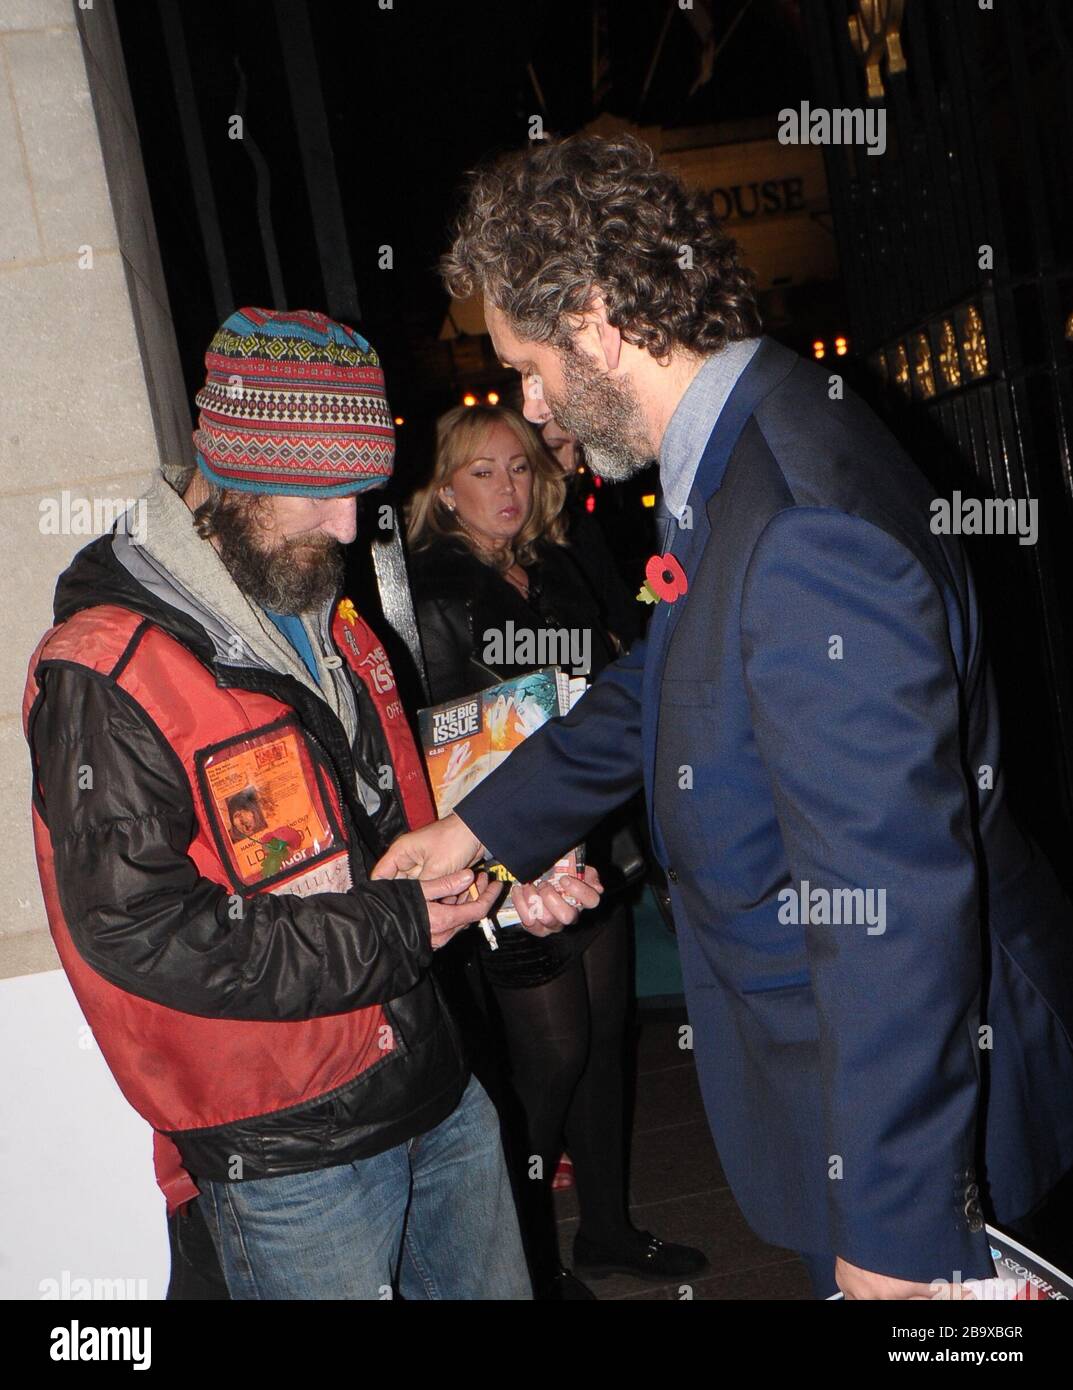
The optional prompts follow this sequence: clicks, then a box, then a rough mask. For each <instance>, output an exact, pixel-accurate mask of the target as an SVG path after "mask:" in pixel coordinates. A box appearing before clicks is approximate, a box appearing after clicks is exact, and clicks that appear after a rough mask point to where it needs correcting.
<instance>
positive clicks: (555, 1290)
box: [536, 1269, 596, 1303]
mask: <svg viewBox="0 0 1073 1390" xmlns="http://www.w3.org/2000/svg"><path fill="white" fill-rule="evenodd" d="M590 1298H591V1299H593V1300H595V1299H596V1295H595V1294H594V1293H593V1291H592V1290H591V1289H589V1288H586V1287H585V1285H584V1284H583V1283H582V1282H581V1280H580V1279H575V1278H574V1276H573V1275H572V1274H571V1273H570V1271H569V1270H568V1269H560V1271H559V1273H558V1274H556V1275H555V1277H554V1278H553V1279H551V1280H549V1281H548V1283H546V1284H543V1285H541V1287H540V1288H539V1289H538V1290H537V1293H536V1299H537V1302H538V1303H574V1302H580V1301H581V1300H582V1299H590Z"/></svg>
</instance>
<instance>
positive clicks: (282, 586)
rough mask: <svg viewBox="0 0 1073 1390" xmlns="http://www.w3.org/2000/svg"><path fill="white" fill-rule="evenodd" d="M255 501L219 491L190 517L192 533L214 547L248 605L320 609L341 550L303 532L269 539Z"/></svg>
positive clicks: (335, 581) (336, 577)
mask: <svg viewBox="0 0 1073 1390" xmlns="http://www.w3.org/2000/svg"><path fill="white" fill-rule="evenodd" d="M260 502H261V498H259V497H255V496H254V497H251V496H246V495H243V494H241V493H238V494H236V493H234V492H227V491H224V492H222V493H220V494H218V495H217V496H216V497H214V498H211V499H210V500H209V502H207V503H204V504H203V505H202V506H201V507H199V508H198V509H197V512H196V513H195V523H196V525H197V529H198V534H199V535H201V536H203V537H204V538H205V539H206V540H210V539H211V540H213V541H214V542H215V543H216V546H217V550H218V553H219V556H220V559H221V560H222V561H223V563H224V565H225V567H226V569H227V571H228V573H229V574H230V575H231V578H232V579H233V580H234V581H235V583H236V584H237V585H238V587H239V588H240V589H241V590H242V592H243V593H244V594H245V595H246V597H247V598H248V599H251V600H252V601H253V602H254V603H256V604H259V605H260V607H261V608H266V609H268V610H269V611H270V612H272V613H281V614H284V615H291V616H293V615H295V614H298V613H307V612H310V611H312V610H315V609H319V608H321V607H323V606H324V604H325V603H327V602H329V601H330V600H331V599H333V598H334V597H335V596H336V594H337V593H338V592H339V589H340V587H341V585H342V582H343V571H344V562H343V547H342V546H341V545H340V544H339V542H338V541H336V540H333V539H332V537H331V536H320V535H313V534H311V533H309V532H306V533H304V534H302V535H298V536H288V537H287V538H285V539H283V540H280V541H277V542H276V543H275V544H273V543H272V541H271V532H270V531H266V530H265V528H264V526H263V525H262V524H261V522H260V520H259V517H258V512H259V510H260V507H259V503H260Z"/></svg>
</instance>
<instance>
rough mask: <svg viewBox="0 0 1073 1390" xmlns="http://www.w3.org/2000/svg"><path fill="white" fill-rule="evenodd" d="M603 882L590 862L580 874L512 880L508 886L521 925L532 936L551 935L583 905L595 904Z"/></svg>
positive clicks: (576, 915) (586, 906)
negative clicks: (531, 880)
mask: <svg viewBox="0 0 1073 1390" xmlns="http://www.w3.org/2000/svg"><path fill="white" fill-rule="evenodd" d="M603 891H604V886H603V884H602V883H601V882H600V875H599V874H598V873H597V872H596V870H595V869H594V868H593V867H592V865H591V864H589V865H588V867H587V868H586V869H585V870H584V871H583V873H582V876H581V877H580V878H573V877H571V876H570V875H569V874H563V876H562V877H561V878H559V879H557V880H556V881H555V882H554V883H552V882H551V881H550V880H549V881H548V882H547V883H516V884H515V885H514V887H513V888H512V889H511V890H510V893H511V898H512V900H513V902H514V906H515V907H516V908H517V911H518V916H519V917H520V918H521V922H522V926H523V927H524V928H525V930H526V931H527V932H529V933H530V934H531V935H532V936H552V935H553V934H554V933H555V932H559V931H562V929H563V927H568V926H569V925H570V924H571V922H576V921H577V919H578V916H579V915H580V914H581V913H582V912H583V911H584V910H585V908H589V907H595V906H596V905H597V903H598V902H599V901H600V895H601V894H602V893H603Z"/></svg>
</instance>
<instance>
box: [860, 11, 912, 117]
mask: <svg viewBox="0 0 1073 1390" xmlns="http://www.w3.org/2000/svg"><path fill="white" fill-rule="evenodd" d="M904 13H905V0H857V13H856V14H855V15H851V16H850V19H849V40H850V43H851V44H852V45H853V51H854V52H855V53H856V54H857V57H858V58H860V60H861V62H862V64H863V65H864V71H865V75H866V77H867V79H868V100H869V101H875V100H877V99H878V98H879V97H881V96H883V94H884V88H883V78H882V77H881V76H880V71H879V69H880V65H881V64H882V62H883V57H884V55H886V59H887V73H888V75H889V74H890V73H895V72H904V71H905V54H904V52H903V51H902V36H901V28H902V16H903V14H904Z"/></svg>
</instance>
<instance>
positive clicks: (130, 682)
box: [24, 536, 467, 1210]
mask: <svg viewBox="0 0 1073 1390" xmlns="http://www.w3.org/2000/svg"><path fill="white" fill-rule="evenodd" d="M55 617H56V624H57V625H56V626H54V627H53V628H52V629H50V631H49V632H48V633H46V635H45V637H44V638H43V639H42V641H41V643H40V644H39V646H38V648H37V650H36V651H35V653H34V655H33V657H32V659H31V662H30V670H29V675H28V679H27V686H26V694H25V700H24V726H25V730H26V736H27V739H28V741H29V744H30V748H31V757H32V761H33V770H34V815H33V820H34V836H35V841H36V847H37V856H38V864H39V867H40V873H41V884H42V890H43V893H44V898H45V905H46V909H47V912H48V918H49V924H50V927H51V930H52V934H53V938H54V940H55V942H56V947H57V950H58V952H59V955H60V959H61V961H62V963H63V966H64V969H65V970H66V972H67V975H68V977H69V979H70V981H71V984H72V986H73V988H74V991H75V994H76V995H77V997H78V1000H79V1003H80V1005H81V1007H82V1009H83V1012H84V1013H85V1015H86V1018H87V1020H88V1021H89V1024H90V1026H91V1028H92V1029H93V1033H94V1036H95V1038H96V1041H97V1043H98V1045H99V1046H100V1048H101V1051H102V1053H103V1054H104V1057H105V1059H106V1060H107V1062H108V1065H109V1066H110V1068H111V1070H112V1072H113V1074H114V1075H115V1078H116V1080H117V1082H118V1083H119V1086H120V1088H121V1089H122V1091H123V1093H124V1095H125V1096H126V1097H127V1099H128V1100H129V1101H130V1103H131V1104H132V1105H133V1106H134V1108H135V1109H136V1110H137V1111H138V1112H139V1114H141V1115H142V1116H144V1118H145V1119H146V1120H148V1122H149V1123H150V1124H151V1125H152V1127H153V1129H154V1130H155V1131H156V1139H157V1142H156V1161H157V1175H158V1181H159V1182H160V1185H161V1187H162V1188H163V1190H164V1191H165V1194H166V1196H167V1197H168V1205H169V1209H170V1210H174V1209H175V1208H176V1207H177V1206H179V1205H181V1204H182V1203H183V1202H185V1201H187V1200H189V1198H190V1197H192V1196H194V1195H195V1194H196V1186H195V1183H196V1180H197V1179H199V1178H200V1179H212V1180H220V1181H227V1180H240V1179H250V1178H262V1177H271V1176H278V1175H282V1174H286V1173H296V1172H302V1171H306V1170H309V1169H315V1168H321V1167H327V1166H330V1165H332V1164H339V1163H346V1162H350V1161H352V1160H354V1159H356V1158H362V1157H367V1156H369V1155H371V1154H375V1153H379V1152H381V1151H383V1150H384V1149H387V1148H390V1147H392V1146H394V1145H396V1144H399V1143H402V1142H404V1141H405V1140H407V1139H409V1138H412V1137H413V1136H414V1135H417V1134H420V1133H422V1132H424V1131H425V1130H427V1129H429V1128H431V1127H432V1126H433V1125H435V1124H438V1123H439V1121H440V1120H441V1119H443V1118H444V1117H445V1116H446V1115H448V1114H449V1113H450V1112H451V1111H452V1110H453V1108H454V1106H455V1105H456V1104H457V1102H458V1099H459V1097H460V1096H461V1094H462V1091H463V1089H464V1086H465V1083H466V1080H467V1072H466V1068H465V1064H464V1062H463V1059H462V1055H461V1051H460V1048H459V1044H458V1038H457V1034H456V1032H455V1029H454V1026H453V1024H452V1022H451V1020H450V1018H449V1016H448V1015H447V1013H446V1011H445V1009H444V1007H443V1005H442V1003H441V1000H440V997H439V995H438V993H437V990H436V987H435V985H434V983H433V981H432V978H431V976H430V974H429V972H428V967H429V962H430V959H431V946H430V941H429V928H428V913H427V910H426V907H425V903H424V899H423V896H422V894H421V890H420V887H419V886H418V885H417V884H416V883H413V882H409V881H397V882H396V881H392V882H383V881H381V882H376V883H373V882H370V881H369V878H368V873H369V870H370V868H371V866H372V864H373V863H374V862H375V860H376V858H377V857H378V856H379V855H380V854H381V853H382V852H383V850H384V848H386V846H387V844H388V843H390V840H391V839H392V838H393V837H394V835H396V834H398V833H399V832H401V831H402V830H404V829H405V828H406V826H407V824H411V825H416V824H419V823H423V822H424V821H427V820H429V819H431V817H432V807H431V802H430V800H429V796H428V791H427V787H426V785H425V782H424V778H423V773H422V770H421V765H420V759H419V755H418V754H417V751H416V749H415V748H414V745H413V741H412V739H411V737H410V733H409V729H408V727H407V724H406V721H405V717H404V714H403V711H402V707H401V703H400V701H399V698H398V692H397V690H396V688H395V685H394V679H393V677H392V675H391V670H390V667H389V665H388V662H387V658H386V655H385V654H384V651H383V648H382V647H381V646H380V644H379V642H378V641H377V640H376V639H375V637H373V635H372V633H371V632H370V631H369V629H368V628H367V627H366V626H365V624H364V623H362V621H361V619H360V618H358V617H357V615H356V613H355V612H354V610H353V607H352V605H350V604H349V603H347V602H346V601H344V602H343V603H341V604H339V605H337V606H336V610H335V614H334V617H333V621H332V637H333V641H334V643H335V646H336V649H337V652H338V654H339V656H340V657H341V658H342V659H343V661H344V663H345V666H346V669H347V671H348V673H349V676H350V681H351V685H352V687H353V690H354V693H355V698H356V701H357V706H358V724H359V729H360V733H359V737H358V740H357V743H356V745H355V746H354V747H350V746H349V743H348V740H347V736H346V733H345V731H344V729H343V726H342V724H341V723H340V721H339V719H338V718H337V717H336V715H335V714H334V712H333V711H332V710H331V708H330V707H329V706H328V704H327V703H326V702H325V701H324V700H322V699H321V698H319V696H318V695H316V694H315V693H314V692H313V691H312V690H310V689H308V688H307V687H305V686H304V685H302V684H301V682H299V681H298V680H296V679H295V678H294V677H293V676H289V675H283V674H279V673H278V672H274V671H270V670H267V669H264V668H254V667H250V666H242V665H230V664H226V663H224V662H223V661H220V660H218V659H217V656H216V651H215V648H214V646H213V643H212V641H211V640H210V638H209V637H208V635H207V634H206V632H205V630H204V629H203V628H202V627H200V626H199V625H198V624H197V623H196V622H195V621H194V620H193V618H192V617H191V616H190V615H189V614H187V613H183V612H180V611H179V610H178V609H176V608H171V607H170V606H169V605H167V604H166V603H163V602H161V600H160V599H159V598H158V597H156V596H154V595H153V594H151V593H150V592H149V591H148V590H147V589H145V588H144V587H143V586H142V585H140V584H139V583H138V582H137V580H136V579H134V578H133V577H132V576H131V575H130V574H129V573H128V571H127V570H126V569H125V568H124V567H123V566H122V565H121V564H120V563H119V562H118V561H117V559H116V558H115V556H114V554H113V551H112V544H111V537H110V536H104V537H102V538H100V539H99V540H96V541H94V542H93V543H92V544H90V545H88V546H87V547H86V548H85V549H84V550H83V551H81V552H80V554H79V555H78V556H76V558H75V560H74V562H73V563H72V565H71V567H70V568H69V569H68V570H67V571H66V573H65V574H64V575H63V576H61V579H60V582H59V584H58V586H57V592H56V605H55ZM356 766H357V768H358V769H360V771H361V774H362V776H363V779H364V780H365V781H366V783H367V784H369V785H371V786H373V787H376V788H378V790H379V793H380V806H379V809H378V810H377V811H376V812H375V813H374V814H370V813H369V812H368V811H367V810H366V809H365V806H364V804H363V802H362V800H361V798H360V797H359V794H358V788H357V783H356V779H355V767H356Z"/></svg>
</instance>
